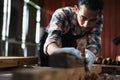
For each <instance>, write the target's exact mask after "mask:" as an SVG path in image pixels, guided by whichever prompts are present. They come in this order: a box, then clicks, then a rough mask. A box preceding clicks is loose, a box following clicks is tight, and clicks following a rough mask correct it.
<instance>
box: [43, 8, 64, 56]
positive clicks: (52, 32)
mask: <svg viewBox="0 0 120 80" xmlns="http://www.w3.org/2000/svg"><path fill="white" fill-rule="evenodd" d="M63 18H64V13H63V12H62V11H61V10H59V9H58V10H56V11H55V13H54V14H53V15H52V18H51V21H50V23H49V25H48V27H47V32H48V36H47V39H46V41H45V44H44V53H45V54H47V47H48V45H49V44H51V43H56V44H57V45H58V46H61V35H62V26H63V24H64V23H63V22H62V19H63Z"/></svg>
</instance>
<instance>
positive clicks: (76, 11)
mask: <svg viewBox="0 0 120 80" xmlns="http://www.w3.org/2000/svg"><path fill="white" fill-rule="evenodd" d="M74 10H75V13H76V14H78V11H79V8H78V6H77V5H74Z"/></svg>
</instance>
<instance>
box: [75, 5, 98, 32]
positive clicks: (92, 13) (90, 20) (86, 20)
mask: <svg viewBox="0 0 120 80" xmlns="http://www.w3.org/2000/svg"><path fill="white" fill-rule="evenodd" d="M76 8H77V9H76V14H77V20H78V23H79V25H80V27H81V29H82V31H84V32H88V31H90V30H92V29H93V28H94V27H96V22H97V17H98V11H97V10H90V9H88V8H87V7H86V6H85V5H82V6H81V7H80V9H78V7H76Z"/></svg>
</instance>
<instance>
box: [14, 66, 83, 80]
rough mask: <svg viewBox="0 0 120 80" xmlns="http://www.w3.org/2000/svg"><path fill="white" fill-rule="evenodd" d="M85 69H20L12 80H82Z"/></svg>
mask: <svg viewBox="0 0 120 80" xmlns="http://www.w3.org/2000/svg"><path fill="white" fill-rule="evenodd" d="M84 74H85V70H84V67H80V68H51V67H37V68H34V69H22V70H21V69H20V70H16V71H15V72H14V73H13V78H12V80H81V79H82V78H83V77H84Z"/></svg>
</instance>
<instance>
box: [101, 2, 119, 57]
mask: <svg viewBox="0 0 120 80" xmlns="http://www.w3.org/2000/svg"><path fill="white" fill-rule="evenodd" d="M104 1H105V2H104V24H103V25H104V26H103V34H102V55H103V56H104V57H113V58H115V57H116V55H120V44H119V45H118V46H116V45H114V44H113V39H114V38H116V37H118V36H120V21H119V19H120V0H104Z"/></svg>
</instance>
